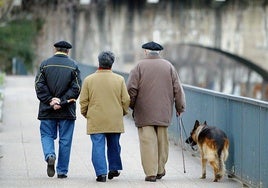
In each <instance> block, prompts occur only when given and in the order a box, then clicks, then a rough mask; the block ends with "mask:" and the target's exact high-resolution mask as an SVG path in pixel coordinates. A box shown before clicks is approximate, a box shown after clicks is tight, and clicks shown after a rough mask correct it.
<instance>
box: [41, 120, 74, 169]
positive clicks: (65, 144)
mask: <svg viewBox="0 0 268 188" xmlns="http://www.w3.org/2000/svg"><path fill="white" fill-rule="evenodd" d="M74 121H75V120H57V119H48V120H41V124H40V135H41V143H42V148H43V153H44V157H45V160H46V161H47V159H48V157H50V156H55V157H56V154H55V146H54V140H55V139H56V138H57V135H58V132H59V151H58V163H57V174H67V173H68V168H69V161H70V153H71V145H72V138H73V131H74Z"/></svg>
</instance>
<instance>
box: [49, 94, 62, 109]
mask: <svg viewBox="0 0 268 188" xmlns="http://www.w3.org/2000/svg"><path fill="white" fill-rule="evenodd" d="M49 105H50V106H52V107H53V109H54V110H58V109H60V108H61V106H60V99H59V98H57V97H53V98H52V99H51V101H50V103H49Z"/></svg>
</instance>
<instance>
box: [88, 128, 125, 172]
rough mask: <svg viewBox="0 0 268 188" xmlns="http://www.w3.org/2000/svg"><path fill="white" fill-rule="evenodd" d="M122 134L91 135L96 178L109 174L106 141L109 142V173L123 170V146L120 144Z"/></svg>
mask: <svg viewBox="0 0 268 188" xmlns="http://www.w3.org/2000/svg"><path fill="white" fill-rule="evenodd" d="M120 136H121V133H103V134H91V135H90V138H91V141H92V163H93V166H94V169H95V173H96V176H99V175H104V174H107V162H106V155H105V141H107V159H108V165H109V171H111V170H122V162H121V157H120V154H121V146H120V143H119V139H120Z"/></svg>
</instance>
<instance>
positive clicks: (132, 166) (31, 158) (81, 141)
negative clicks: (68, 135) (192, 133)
mask: <svg viewBox="0 0 268 188" xmlns="http://www.w3.org/2000/svg"><path fill="white" fill-rule="evenodd" d="M4 93H5V97H4V104H3V107H4V108H3V122H1V124H0V187H1V188H6V187H8V188H9V187H10V188H12V187H27V188H28V187H32V188H36V187H46V188H50V187H59V188H65V187H66V188H68V187H70V188H74V187H75V188H78V187H109V188H113V187H117V188H118V187H122V188H123V187H128V188H146V187H148V188H151V187H154V188H173V187H187V188H188V187H189V188H214V187H217V188H221V187H222V188H228V187H230V188H236V187H242V184H241V183H239V182H238V181H235V180H234V179H229V178H227V177H224V179H223V180H222V181H221V182H218V183H214V182H212V180H213V174H212V172H211V169H210V167H208V170H209V172H208V174H207V179H206V180H201V179H199V177H200V175H201V166H200V161H199V159H198V158H196V157H193V156H192V155H191V154H190V153H189V152H184V154H185V165H186V173H184V172H183V163H182V153H181V150H180V147H178V146H176V145H174V144H173V143H172V142H171V143H170V155H169V160H168V163H167V166H166V172H167V174H166V176H165V177H164V178H163V179H161V180H159V181H157V182H154V183H152V182H145V181H144V178H145V175H144V173H143V170H142V167H141V162H140V153H139V142H138V136H137V130H136V128H135V126H134V123H133V121H132V119H131V117H130V116H128V117H125V119H124V121H125V133H124V134H122V137H121V145H122V161H123V167H124V170H123V171H122V172H121V175H120V176H119V177H118V178H114V179H113V180H107V182H106V183H100V182H96V181H95V178H96V177H95V173H94V169H93V166H92V164H91V141H90V138H89V136H88V135H86V121H85V119H84V118H83V117H82V116H81V115H80V112H79V106H78V109H77V117H78V118H77V121H76V128H75V133H74V138H73V147H72V153H71V161H70V169H69V173H68V178H67V179H58V178H56V176H55V177H54V178H49V177H47V175H46V163H45V161H44V160H43V154H42V149H41V144H40V136H39V121H38V120H37V118H36V117H37V112H38V100H37V98H36V95H35V91H34V77H32V76H28V77H23V76H21V77H20V76H7V77H6V83H5V91H4Z"/></svg>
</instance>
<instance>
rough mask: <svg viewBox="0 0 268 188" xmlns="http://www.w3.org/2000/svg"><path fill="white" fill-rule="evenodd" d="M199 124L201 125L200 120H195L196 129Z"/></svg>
mask: <svg viewBox="0 0 268 188" xmlns="http://www.w3.org/2000/svg"><path fill="white" fill-rule="evenodd" d="M198 126H199V121H198V120H195V123H194V129H196V128H197V127H198Z"/></svg>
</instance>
